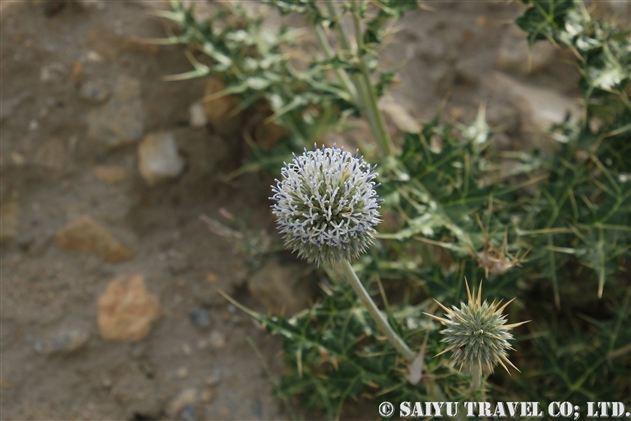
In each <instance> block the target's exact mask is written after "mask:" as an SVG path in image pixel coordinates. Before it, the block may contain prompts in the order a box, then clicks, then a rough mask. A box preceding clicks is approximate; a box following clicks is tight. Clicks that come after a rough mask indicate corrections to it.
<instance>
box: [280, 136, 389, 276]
mask: <svg viewBox="0 0 631 421" xmlns="http://www.w3.org/2000/svg"><path fill="white" fill-rule="evenodd" d="M375 168H376V165H375V166H374V167H372V168H371V167H370V165H369V164H368V163H367V162H366V161H364V159H363V157H360V158H358V157H357V152H356V153H355V155H353V154H351V153H349V152H345V151H344V148H342V149H338V148H337V147H336V146H335V145H334V146H333V148H325V147H324V146H322V148H321V149H318V148H317V147H316V148H315V150H314V151H307V150H306V149H305V151H304V153H303V154H302V155H300V156H296V155H294V159H293V162H291V163H289V164H287V163H285V166H284V167H283V169H282V170H281V175H282V181H279V180H276V183H277V185H276V186H272V192H273V193H274V196H273V197H270V199H272V200H274V201H275V202H276V203H274V204H273V205H272V209H273V213H274V215H276V217H277V219H278V229H279V230H280V232H281V234H282V235H283V239H284V241H285V245H286V246H287V247H289V248H291V249H292V251H296V252H298V255H299V256H300V257H303V258H305V259H307V260H308V261H309V262H311V263H315V264H317V265H321V264H323V263H327V264H333V263H335V262H338V261H342V260H350V259H351V258H353V257H357V256H359V255H361V254H362V253H364V252H365V251H366V249H367V248H368V246H370V245H371V244H372V241H373V236H374V235H375V234H376V230H375V228H374V227H375V226H376V225H377V224H378V223H379V222H380V220H379V211H378V209H379V202H380V200H379V199H378V197H377V192H376V191H375V188H376V187H378V184H375V182H374V181H373V180H374V179H375V177H376V176H377V174H376V173H375V172H374V170H375Z"/></svg>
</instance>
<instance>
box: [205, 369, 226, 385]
mask: <svg viewBox="0 0 631 421" xmlns="http://www.w3.org/2000/svg"><path fill="white" fill-rule="evenodd" d="M221 378H222V375H221V370H219V369H215V370H213V373H212V374H211V375H210V376H208V377H206V378H205V379H204V383H205V384H206V386H209V387H213V386H217V385H218V384H219V383H221Z"/></svg>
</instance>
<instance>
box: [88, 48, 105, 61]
mask: <svg viewBox="0 0 631 421" xmlns="http://www.w3.org/2000/svg"><path fill="white" fill-rule="evenodd" d="M85 58H86V59H87V60H88V61H91V62H93V63H103V62H104V61H105V59H104V58H103V56H102V55H100V54H99V53H97V52H96V51H93V50H90V51H88V52H87V53H86V55H85Z"/></svg>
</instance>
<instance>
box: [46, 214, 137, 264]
mask: <svg viewBox="0 0 631 421" xmlns="http://www.w3.org/2000/svg"><path fill="white" fill-rule="evenodd" d="M55 243H56V244H57V246H58V247H59V248H61V249H62V250H65V251H73V252H80V253H91V254H96V255H98V256H101V257H102V258H103V259H105V260H106V261H108V262H109V263H118V262H122V261H124V260H129V259H131V258H132V257H133V255H134V253H133V252H132V251H131V250H130V249H129V248H127V247H125V246H124V245H123V244H121V243H120V242H119V241H118V240H117V239H116V238H115V237H114V236H113V235H112V234H111V233H110V232H109V231H108V230H107V229H106V228H104V227H103V226H101V225H100V224H98V223H97V222H96V221H95V220H94V219H92V218H91V217H89V216H83V217H81V218H79V219H77V220H75V221H74V222H71V223H70V224H68V225H66V226H65V227H64V228H62V229H60V230H59V231H58V232H57V234H56V235H55Z"/></svg>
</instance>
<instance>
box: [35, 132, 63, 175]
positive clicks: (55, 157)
mask: <svg viewBox="0 0 631 421" xmlns="http://www.w3.org/2000/svg"><path fill="white" fill-rule="evenodd" d="M67 158H68V147H67V143H66V142H64V141H63V139H59V138H55V139H50V140H48V141H46V142H44V144H43V145H42V146H40V147H39V149H38V150H37V152H35V157H34V160H33V161H34V163H35V164H37V165H39V166H41V167H43V168H44V169H46V170H49V171H52V172H53V173H56V174H60V173H61V172H63V170H64V169H65V168H66V167H67V161H68V159H67Z"/></svg>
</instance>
